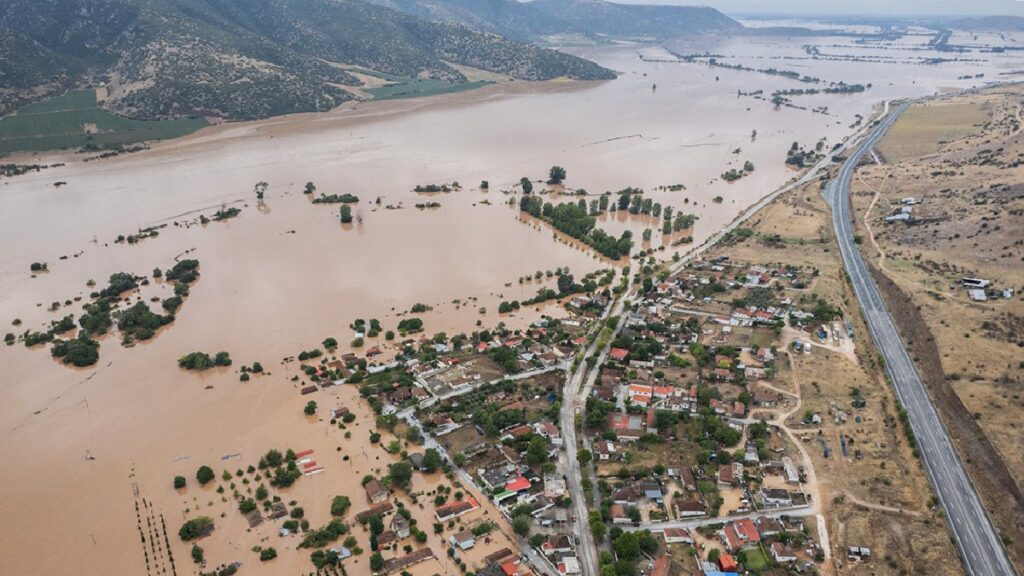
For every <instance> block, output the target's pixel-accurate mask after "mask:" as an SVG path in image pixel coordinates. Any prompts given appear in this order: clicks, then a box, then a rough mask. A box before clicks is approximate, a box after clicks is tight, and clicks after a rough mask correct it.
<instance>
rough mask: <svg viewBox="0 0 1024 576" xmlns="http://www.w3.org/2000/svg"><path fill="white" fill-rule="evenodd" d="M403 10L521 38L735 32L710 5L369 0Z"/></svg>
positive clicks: (738, 29)
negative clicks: (708, 6)
mask: <svg viewBox="0 0 1024 576" xmlns="http://www.w3.org/2000/svg"><path fill="white" fill-rule="evenodd" d="M368 1H370V2H372V3H374V4H379V5H381V6H387V7H389V8H394V9H395V10H400V11H402V12H404V13H406V14H410V15H413V16H416V17H418V18H424V19H427V20H435V21H442V22H454V23H459V24H464V25H467V26H471V27H473V28H478V29H480V30H486V31H488V32H493V33H495V34H501V35H503V36H508V37H509V38H516V39H519V40H524V41H533V42H536V41H543V40H547V39H551V38H552V37H563V38H564V37H566V36H576V37H581V38H590V39H594V38H597V37H598V36H617V37H648V38H650V37H661V38H664V37H681V36H693V35H700V34H723V33H726V34H727V33H736V32H741V31H742V30H743V26H742V25H741V24H739V23H738V22H736V21H735V20H733V19H731V18H729V17H728V16H725V15H724V14H722V13H721V12H719V11H718V10H715V9H714V8H707V7H694V6H661V5H637V4H631V5H627V4H615V3H612V2H606V1H605V0H533V1H530V2H522V1H520V0H368Z"/></svg>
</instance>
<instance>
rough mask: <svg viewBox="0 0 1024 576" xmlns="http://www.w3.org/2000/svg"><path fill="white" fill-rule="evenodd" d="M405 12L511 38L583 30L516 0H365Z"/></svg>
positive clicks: (529, 38)
mask: <svg viewBox="0 0 1024 576" xmlns="http://www.w3.org/2000/svg"><path fill="white" fill-rule="evenodd" d="M368 1H369V2H370V3H372V4H378V5H380V6H386V7H388V8H393V9H395V10H399V11H401V12H404V13H406V14H410V15H412V16H416V17H417V18H423V19H426V20H434V21H441V22H452V23H456V24H463V25H466V26H469V27H471V28H475V29H477V30H482V31H484V32H491V33H493V34H500V35H502V36H506V37H508V38H512V39H515V40H521V41H524V42H533V41H538V40H543V39H546V38H549V37H552V36H565V35H580V36H583V35H585V33H584V32H583V31H582V30H579V29H577V28H576V27H574V26H573V25H571V24H569V23H568V22H566V21H564V20H562V19H560V18H557V17H554V16H552V15H550V14H547V13H545V12H543V11H541V10H538V9H537V8H536V7H535V6H533V4H532V3H524V2H520V1H519V0H368Z"/></svg>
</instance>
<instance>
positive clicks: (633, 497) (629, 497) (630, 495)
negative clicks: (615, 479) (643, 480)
mask: <svg viewBox="0 0 1024 576" xmlns="http://www.w3.org/2000/svg"><path fill="white" fill-rule="evenodd" d="M639 501H640V493H639V492H638V491H637V489H636V488H635V487H634V486H623V487H622V488H619V489H618V490H616V491H615V492H612V502H613V503H615V504H619V505H622V506H635V505H636V503H637V502H639Z"/></svg>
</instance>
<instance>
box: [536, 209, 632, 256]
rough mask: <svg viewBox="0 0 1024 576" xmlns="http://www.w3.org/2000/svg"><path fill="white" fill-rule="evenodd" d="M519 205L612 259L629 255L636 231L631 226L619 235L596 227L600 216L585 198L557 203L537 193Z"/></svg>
mask: <svg viewBox="0 0 1024 576" xmlns="http://www.w3.org/2000/svg"><path fill="white" fill-rule="evenodd" d="M519 209H520V210H521V211H523V212H526V213H528V214H530V215H531V216H533V217H535V218H540V219H541V220H544V221H545V222H548V223H549V224H551V225H552V226H554V227H555V229H556V230H559V231H561V232H564V233H565V234H568V235H569V236H572V237H573V238H576V239H577V240H580V241H582V242H583V243H585V244H587V245H588V246H590V247H592V248H593V249H595V250H597V251H598V252H599V253H601V254H602V255H604V256H606V257H608V258H611V259H612V260H617V259H619V258H620V257H622V256H629V251H630V250H631V249H632V247H633V240H632V238H633V233H632V232H630V231H629V230H626V231H625V232H623V233H622V235H621V236H620V237H619V238H618V239H616V238H615V237H614V236H611V235H609V234H607V233H606V232H604V231H603V230H601V229H599V228H596V225H597V220H596V219H595V218H594V217H593V216H591V215H590V214H589V213H588V212H587V208H586V201H585V200H580V202H578V203H576V202H567V203H565V204H559V205H558V206H555V205H553V204H551V203H550V202H543V201H542V200H541V199H540V198H539V197H536V196H523V197H522V198H521V199H520V201H519Z"/></svg>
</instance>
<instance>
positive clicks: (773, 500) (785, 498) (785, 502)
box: [761, 488, 793, 508]
mask: <svg viewBox="0 0 1024 576" xmlns="http://www.w3.org/2000/svg"><path fill="white" fill-rule="evenodd" d="M761 498H762V499H763V500H764V505H765V506H767V507H769V508H785V507H789V506H792V505H793V497H792V496H791V495H790V493H789V491H787V490H782V489H779V488H761Z"/></svg>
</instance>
